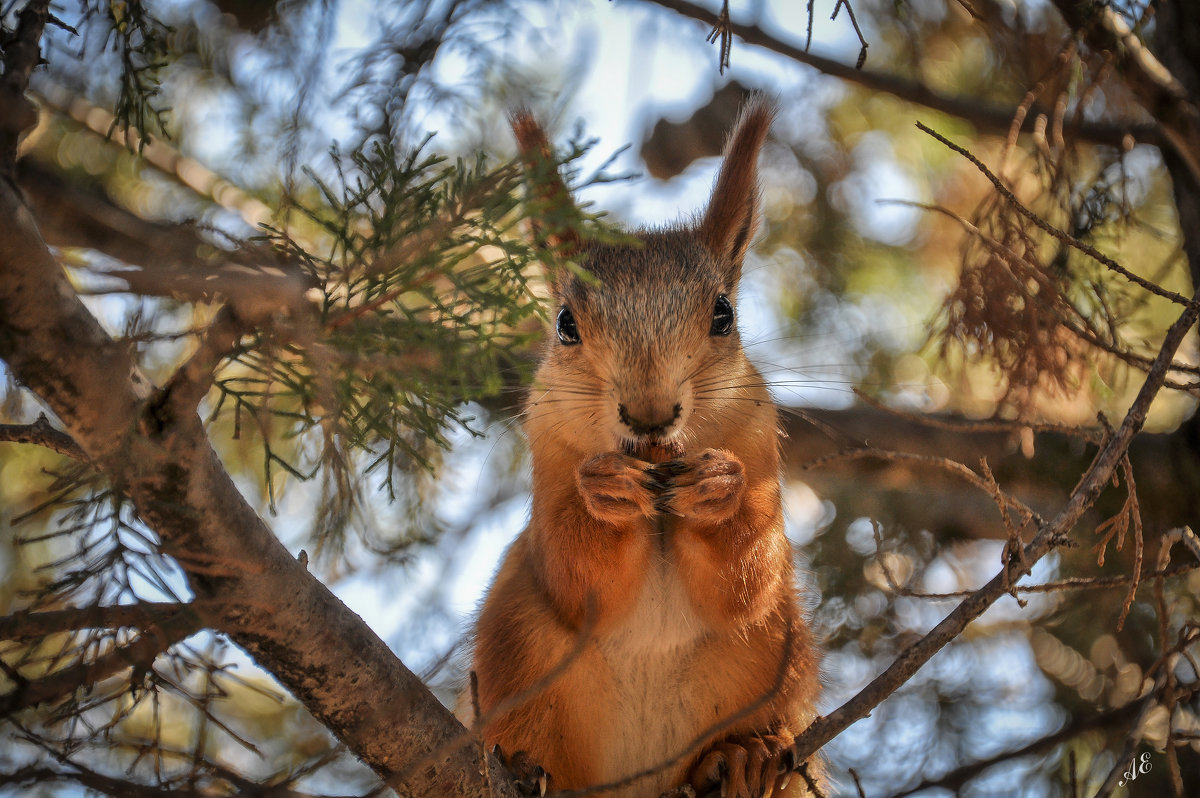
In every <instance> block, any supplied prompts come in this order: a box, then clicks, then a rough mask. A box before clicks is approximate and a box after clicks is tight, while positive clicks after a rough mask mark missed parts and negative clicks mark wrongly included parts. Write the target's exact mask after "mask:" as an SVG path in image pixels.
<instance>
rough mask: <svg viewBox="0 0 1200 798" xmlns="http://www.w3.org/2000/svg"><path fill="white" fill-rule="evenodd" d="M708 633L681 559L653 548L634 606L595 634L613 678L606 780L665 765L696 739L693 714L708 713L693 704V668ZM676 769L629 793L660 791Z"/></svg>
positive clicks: (603, 755)
mask: <svg viewBox="0 0 1200 798" xmlns="http://www.w3.org/2000/svg"><path fill="white" fill-rule="evenodd" d="M706 634H707V630H706V626H705V624H704V622H703V620H702V619H701V618H700V617H699V616H698V615H697V614H696V612H695V609H694V607H693V606H692V603H691V600H690V599H689V597H688V595H687V592H686V590H685V588H684V584H683V580H682V579H681V578H680V576H679V574H678V572H677V570H676V567H675V564H674V563H673V562H672V561H671V560H670V558H669V557H668V555H667V554H666V553H664V552H662V551H661V550H660V551H657V552H655V553H654V554H652V555H651V560H650V567H649V568H647V572H646V575H645V579H644V580H643V581H642V584H641V586H640V593H639V594H638V596H637V598H636V600H635V601H634V603H633V605H632V607H631V608H630V611H629V612H628V614H627V615H625V617H624V618H622V619H621V621H620V622H619V623H617V624H616V625H615V626H614V627H612V628H611V629H610V630H607V632H606V633H605V634H603V635H601V636H599V638H598V639H597V641H596V645H597V648H598V649H599V653H600V656H601V657H602V659H603V661H604V663H605V665H606V666H607V669H608V674H607V675H608V677H609V679H610V680H611V694H610V695H609V696H607V697H606V702H607V703H608V706H607V707H606V708H605V710H604V718H605V721H606V725H607V726H608V727H609V728H607V729H605V730H604V733H603V734H598V735H597V737H596V739H597V740H598V741H599V742H600V743H601V751H600V752H599V753H600V760H601V763H602V765H601V768H602V770H603V771H604V772H605V776H606V777H607V778H608V779H617V778H621V777H623V776H627V775H630V774H631V773H633V772H636V771H638V770H641V769H644V768H647V767H650V766H652V765H656V764H660V763H662V762H664V761H666V760H668V759H670V758H672V757H674V756H677V755H678V754H679V753H681V751H682V750H683V749H684V748H685V747H686V746H687V745H688V743H689V742H691V741H692V739H693V738H694V736H695V735H696V733H697V731H698V730H697V729H695V728H693V725H694V724H693V721H694V719H695V718H697V717H698V716H702V715H704V714H705V713H698V712H697V711H696V707H695V706H693V704H694V702H695V701H697V700H699V698H700V696H699V694H698V692H697V690H696V689H695V688H696V687H697V686H698V685H697V684H696V683H695V679H694V675H693V674H692V673H691V671H692V669H693V668H694V665H695V653H696V649H697V647H698V646H699V645H700V644H701V643H702V642H703V640H704V638H705V636H706ZM597 731H599V730H597ZM672 771H673V768H667V769H666V770H665V771H664V772H663V773H660V774H658V775H657V776H653V777H648V778H647V779H644V780H642V781H639V782H638V784H637V785H636V786H635V787H633V788H630V790H629V793H630V794H635V795H657V794H658V792H657V791H656V789H657V788H655V787H652V786H651V785H658V784H660V785H661V786H662V787H663V788H665V787H666V786H667V781H668V780H669V779H670V777H671V774H672ZM616 794H617V795H620V794H622V793H616Z"/></svg>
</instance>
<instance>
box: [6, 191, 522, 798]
mask: <svg viewBox="0 0 1200 798" xmlns="http://www.w3.org/2000/svg"><path fill="white" fill-rule="evenodd" d="M0 358H3V359H4V360H5V361H6V362H7V363H8V365H9V367H10V369H11V370H12V373H13V374H14V375H15V376H16V377H17V378H18V379H20V380H21V381H22V382H23V383H24V384H25V385H26V386H28V387H29V388H30V389H31V390H33V391H34V392H35V393H37V394H38V395H39V396H40V397H41V398H42V399H43V401H45V402H46V404H47V405H49V406H50V407H51V408H52V409H53V410H54V412H55V413H56V414H57V415H58V417H59V418H60V419H61V420H62V422H63V424H64V425H65V427H66V429H67V431H68V432H69V433H70V434H71V436H72V437H73V438H74V439H75V440H76V441H77V442H78V444H79V446H80V447H81V448H82V449H83V450H84V452H86V454H87V456H88V458H89V459H90V460H91V461H92V462H93V463H95V464H96V465H97V467H98V468H100V469H101V470H102V471H103V472H104V473H105V474H106V475H108V477H109V478H110V479H112V480H113V481H114V482H116V483H118V484H120V485H121V486H122V487H123V489H124V490H125V491H126V492H127V494H128V495H129V496H130V497H131V499H132V500H133V502H134V505H135V506H136V507H137V509H138V512H139V514H140V516H141V518H142V519H143V520H144V521H145V522H146V523H147V524H148V525H149V526H150V527H151V528H152V529H153V530H154V531H155V532H156V533H157V534H158V535H159V536H160V538H161V540H162V541H163V548H164V551H165V552H166V553H167V554H169V555H170V556H173V557H174V558H175V559H176V560H177V561H178V562H179V563H180V565H181V567H182V568H183V569H184V571H185V572H186V573H187V574H188V577H189V582H190V584H191V587H192V589H193V590H194V591H195V594H196V598H197V599H199V600H201V601H203V600H205V599H210V598H218V597H219V598H220V599H222V600H223V602H225V603H224V604H223V607H224V609H223V610H222V611H220V612H216V613H214V617H212V619H211V621H212V624H213V626H214V628H216V629H217V630H218V631H221V632H223V633H225V634H226V635H228V636H229V637H230V638H231V639H232V640H234V641H235V642H236V643H238V644H239V645H240V646H242V647H243V648H244V649H246V650H247V651H248V652H249V653H250V654H251V655H252V656H254V657H255V659H256V660H257V661H258V662H259V664H260V665H262V666H263V667H264V668H266V669H267V670H268V671H270V672H271V673H273V674H274V675H275V676H276V678H278V679H279V680H280V682H281V683H282V684H283V685H285V686H286V687H287V688H288V689H289V690H290V691H291V692H292V693H293V695H295V696H296V697H297V698H298V699H299V700H300V701H301V702H302V703H303V704H304V705H305V706H306V707H307V708H308V709H309V710H310V711H311V712H312V713H313V714H314V715H315V716H316V717H317V718H318V719H319V720H320V721H322V722H323V723H325V724H326V725H327V726H328V727H329V728H330V729H331V730H332V731H333V732H334V733H335V734H336V735H337V736H338V737H339V738H340V739H341V740H342V741H343V742H345V743H346V745H347V746H348V747H349V748H350V749H351V750H352V751H354V752H355V753H356V754H357V755H359V756H360V757H362V759H363V760H364V761H366V762H367V763H368V764H369V765H370V766H371V767H372V768H374V769H375V771H376V772H377V773H379V774H380V775H381V776H382V777H383V778H384V779H385V780H391V779H392V778H393V777H395V776H396V775H397V774H398V773H401V772H403V771H404V769H405V768H406V766H407V765H408V764H409V763H411V762H414V761H418V760H420V759H421V758H422V757H424V756H425V755H426V754H427V753H428V752H430V751H432V750H434V749H435V748H436V747H437V746H438V745H440V744H441V743H443V742H444V741H445V740H447V739H449V738H451V737H453V736H454V735H456V734H461V733H462V726H461V724H459V723H458V722H457V721H456V720H455V719H454V718H453V716H452V715H451V714H450V712H449V711H448V710H446V709H445V708H444V707H443V706H442V705H441V704H439V703H438V701H437V699H436V698H434V697H433V695H432V694H431V693H430V692H429V691H428V690H427V689H426V688H425V686H424V685H423V684H421V682H420V680H419V679H418V678H417V677H416V676H415V675H414V674H413V673H412V672H411V671H409V670H408V669H407V668H405V667H404V665H403V664H402V663H401V662H400V661H399V660H398V659H397V658H396V657H395V655H394V654H392V652H391V651H390V650H388V648H387V646H386V645H385V644H384V643H383V641H382V640H380V639H379V638H378V636H377V635H375V633H374V632H373V631H371V629H370V628H369V627H368V626H367V625H366V624H365V623H364V622H363V621H362V619H361V618H359V617H358V616H357V615H355V614H354V613H352V612H350V611H349V610H348V609H347V608H346V607H345V605H343V604H342V603H341V602H340V601H339V600H338V599H337V598H336V597H335V596H334V595H333V594H332V593H330V592H329V590H328V589H327V588H326V587H325V586H324V585H322V584H321V583H320V582H319V581H318V580H317V579H315V578H314V577H313V576H312V575H310V574H309V573H308V572H307V570H306V569H305V568H304V567H303V566H302V565H301V564H300V563H298V562H297V561H296V560H295V559H294V558H293V557H291V556H290V555H289V554H288V552H287V551H286V550H285V549H284V548H283V546H282V545H281V544H280V543H279V541H278V540H277V539H276V538H275V537H274V535H273V534H272V532H271V530H270V529H269V528H268V527H267V525H266V524H265V523H264V522H263V521H262V519H260V518H259V517H258V515H257V514H256V513H255V512H254V511H253V509H252V508H251V507H250V506H249V505H248V504H247V503H246V501H245V500H244V498H243V497H242V496H241V495H240V493H239V492H238V491H237V489H236V487H235V485H234V484H233V481H232V480H231V478H230V477H229V474H228V473H227V472H226V471H225V469H224V467H223V465H222V464H221V462H220V460H219V458H218V457H217V455H216V453H215V452H214V451H213V449H212V447H211V445H210V443H209V441H208V439H207V437H206V434H205V431H204V428H203V426H202V424H201V422H200V419H199V418H198V417H196V415H195V413H194V412H191V413H188V414H185V415H182V416H175V415H172V414H171V413H169V412H167V413H163V412H161V411H162V410H163V409H164V407H163V406H162V405H161V404H158V403H154V402H151V401H150V399H151V397H152V396H154V394H155V391H154V388H153V386H152V385H150V383H149V382H148V381H147V380H145V378H143V377H142V376H141V375H140V373H139V372H138V371H137V369H136V368H135V366H134V364H133V363H132V361H131V360H130V357H129V354H128V352H127V350H126V349H125V347H123V346H121V345H119V344H118V343H117V342H115V341H113V340H112V339H111V338H110V337H109V336H108V335H106V334H105V333H104V331H103V330H102V329H101V328H100V326H99V324H98V323H97V322H96V320H95V319H94V318H93V317H92V316H91V314H90V313H89V312H88V311H87V309H86V308H85V307H84V306H83V305H82V303H81V302H80V301H79V298H78V297H77V296H76V295H75V294H74V292H73V291H72V290H71V288H70V286H69V284H68V283H67V281H66V279H65V277H64V275H63V274H62V271H61V270H60V269H59V267H58V265H57V264H56V263H55V262H54V259H53V258H52V257H51V255H50V253H49V251H48V250H47V249H46V246H45V244H44V243H43V242H42V240H41V237H40V236H39V235H38V232H37V229H36V227H35V225H34V222H33V219H32V217H31V215H30V214H29V211H28V209H27V208H26V207H25V206H24V204H23V203H22V202H21V201H20V200H19V199H18V197H17V195H16V192H15V191H14V190H13V189H12V188H11V186H10V185H8V184H7V183H2V182H0ZM152 407H153V409H154V410H156V411H160V412H151V409H152ZM166 409H168V410H169V407H167V408H166ZM397 786H401V785H397ZM402 786H403V787H404V788H405V789H407V790H408V791H409V792H411V793H413V794H418V795H463V796H466V795H473V796H484V795H490V794H511V793H509V792H507V791H508V790H511V789H512V787H511V782H510V781H509V779H508V778H507V776H506V774H505V773H504V771H503V770H502V769H501V768H500V766H499V764H498V763H497V762H496V761H495V760H494V759H493V758H488V759H487V762H486V765H485V763H483V762H480V761H479V758H478V751H477V749H476V747H475V746H467V747H465V748H460V749H458V750H456V751H455V752H453V753H452V754H451V755H449V756H448V757H445V758H443V759H441V760H440V761H436V762H434V763H433V764H432V765H431V766H429V767H425V768H421V769H420V770H419V771H418V772H416V773H414V774H413V775H412V779H411V780H410V781H409V783H407V784H405V785H402Z"/></svg>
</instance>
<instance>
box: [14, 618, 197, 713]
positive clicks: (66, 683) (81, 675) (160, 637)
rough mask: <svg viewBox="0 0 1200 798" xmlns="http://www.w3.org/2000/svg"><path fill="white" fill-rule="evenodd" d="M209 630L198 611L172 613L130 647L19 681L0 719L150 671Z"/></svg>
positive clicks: (156, 622)
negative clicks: (166, 655)
mask: <svg viewBox="0 0 1200 798" xmlns="http://www.w3.org/2000/svg"><path fill="white" fill-rule="evenodd" d="M10 617H11V616H10ZM6 620H7V619H6ZM56 620H57V619H56ZM205 626H206V624H205V623H204V621H202V620H201V618H200V616H199V615H198V614H197V613H196V612H195V610H194V609H191V608H183V609H179V610H176V611H174V612H169V613H168V614H166V615H165V616H164V617H162V618H160V619H156V620H155V621H154V622H153V623H152V624H147V626H146V628H145V629H144V630H143V632H142V634H141V635H139V636H138V638H137V639H136V640H134V641H133V642H132V643H129V644H128V645H124V646H118V647H116V648H114V649H113V650H111V651H109V652H108V653H107V654H104V655H102V656H100V657H97V658H96V659H95V660H93V661H91V662H79V663H77V664H75V665H71V666H69V667H66V668H63V669H62V670H59V671H55V672H54V673H51V674H50V675H49V676H44V677H42V678H40V679H33V680H27V681H19V682H18V683H17V685H16V687H15V688H14V689H13V690H12V691H11V692H8V693H5V694H4V695H3V696H0V718H7V717H9V716H11V715H13V714H14V713H16V712H20V711H21V710H23V709H28V708H29V707H35V706H37V705H39V704H43V703H46V702H51V701H57V700H59V699H62V698H64V697H65V696H68V695H70V694H71V693H72V692H74V691H76V690H79V689H86V688H90V687H92V686H94V685H96V684H98V683H99V682H101V681H103V680H104V679H107V678H108V677H110V676H114V675H116V674H118V673H120V672H122V671H124V670H126V669H127V668H134V669H136V670H143V671H144V670H149V669H150V667H151V666H152V665H153V664H154V660H155V659H157V658H158V656H159V655H160V654H161V653H163V652H164V651H166V650H167V649H168V648H170V647H171V646H173V645H175V644H176V643H178V642H179V641H181V640H184V639H186V638H188V637H191V636H192V635H193V634H195V633H196V632H199V631H200V630H201V629H203V628H205Z"/></svg>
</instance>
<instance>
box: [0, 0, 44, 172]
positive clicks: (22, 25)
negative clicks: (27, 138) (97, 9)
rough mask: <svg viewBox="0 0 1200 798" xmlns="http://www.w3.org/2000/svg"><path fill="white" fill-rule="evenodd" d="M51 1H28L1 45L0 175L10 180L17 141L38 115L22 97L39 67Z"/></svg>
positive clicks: (14, 162)
mask: <svg viewBox="0 0 1200 798" xmlns="http://www.w3.org/2000/svg"><path fill="white" fill-rule="evenodd" d="M49 9H50V0H30V2H29V3H27V4H26V6H25V7H24V8H22V9H21V13H20V14H18V15H17V29H16V31H15V33H14V34H13V37H12V39H11V40H10V41H8V42H5V44H4V74H3V75H2V76H0V175H3V176H4V177H7V178H10V179H11V178H12V174H13V167H14V166H15V165H16V160H17V141H18V139H20V137H21V134H22V133H24V132H25V131H26V130H28V129H29V128H31V127H33V125H34V123H35V122H36V121H37V112H36V111H35V110H34V108H33V104H32V103H30V102H29V100H28V99H27V98H26V97H25V88H26V87H27V86H28V85H29V76H30V75H32V74H33V70H34V68H35V67H37V65H38V64H39V63H41V59H42V54H41V40H42V29H43V28H45V26H46V22H47V21H49V19H50V11H49Z"/></svg>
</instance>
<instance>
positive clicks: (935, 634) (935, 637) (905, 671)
mask: <svg viewBox="0 0 1200 798" xmlns="http://www.w3.org/2000/svg"><path fill="white" fill-rule="evenodd" d="M1198 317H1200V288H1198V292H1197V294H1196V295H1195V296H1193V298H1192V300H1191V301H1190V302H1188V304H1187V306H1186V307H1185V308H1184V310H1183V312H1182V313H1181V314H1180V315H1179V318H1177V319H1176V320H1175V321H1174V322H1173V323H1172V324H1171V326H1170V327H1169V328H1168V330H1167V333H1166V335H1165V336H1164V338H1163V343H1162V347H1161V348H1160V350H1159V352H1158V356H1157V357H1156V358H1155V361H1154V365H1153V366H1152V367H1151V369H1150V372H1149V374H1148V375H1147V376H1146V380H1145V381H1144V382H1143V383H1142V387H1141V389H1140V390H1139V391H1138V394H1137V397H1136V398H1135V399H1134V402H1133V404H1132V405H1131V406H1130V408H1129V411H1128V412H1127V413H1126V414H1125V418H1124V419H1123V420H1122V421H1121V425H1120V426H1119V427H1118V428H1117V430H1116V432H1115V433H1114V434H1113V435H1112V436H1110V437H1109V438H1108V440H1107V441H1105V444H1104V445H1103V446H1102V447H1101V448H1100V450H1099V451H1098V452H1097V453H1096V456H1095V457H1094V458H1093V460H1092V463H1091V465H1089V466H1088V469H1087V471H1086V472H1085V473H1084V475H1083V476H1082V478H1081V479H1080V481H1079V483H1078V484H1077V485H1076V487H1075V489H1074V490H1072V492H1071V494H1070V496H1069V497H1068V499H1067V501H1066V503H1065V505H1064V506H1063V508H1062V509H1061V511H1060V512H1059V513H1058V515H1057V516H1055V518H1054V519H1053V520H1052V521H1050V522H1048V523H1044V524H1040V529H1039V531H1038V533H1037V535H1036V536H1034V538H1033V540H1032V541H1030V542H1029V544H1028V545H1027V546H1025V551H1024V562H1025V563H1026V567H1027V568H1032V567H1033V565H1034V564H1036V563H1037V561H1038V560H1040V559H1041V558H1042V557H1043V556H1045V555H1046V554H1047V553H1048V552H1050V551H1051V550H1052V549H1054V548H1056V547H1058V546H1060V545H1062V544H1063V542H1064V541H1066V540H1068V538H1067V535H1068V533H1069V532H1070V531H1071V530H1072V529H1073V528H1074V527H1075V524H1076V523H1077V522H1078V520H1079V519H1080V517H1082V515H1083V513H1084V512H1085V511H1086V510H1087V509H1088V508H1089V507H1091V506H1092V505H1093V504H1094V503H1095V501H1096V498H1097V497H1098V496H1099V495H1100V493H1101V491H1102V490H1103V489H1104V487H1105V485H1107V484H1108V482H1109V480H1110V479H1111V478H1112V474H1113V471H1114V470H1115V469H1116V467H1117V465H1118V463H1119V462H1120V460H1121V458H1122V457H1123V456H1124V454H1125V452H1126V451H1127V450H1128V447H1129V443H1130V442H1131V441H1132V440H1133V437H1134V436H1135V435H1137V433H1138V432H1140V431H1141V429H1142V427H1143V426H1144V425H1145V422H1146V415H1147V413H1148V412H1149V410H1150V404H1151V402H1152V401H1153V400H1154V397H1155V396H1157V395H1158V392H1159V390H1160V389H1161V388H1162V383H1163V379H1164V376H1165V374H1166V371H1167V369H1168V367H1169V366H1170V364H1171V362H1172V360H1173V358H1174V356H1175V353H1176V351H1177V350H1178V348H1179V346H1180V344H1181V343H1182V342H1183V339H1184V337H1185V336H1186V335H1187V334H1188V333H1189V332H1190V331H1191V329H1192V328H1193V327H1194V326H1195V324H1196V320H1197V318H1198ZM1015 568H1016V565H1015V563H1012V562H1010V563H1006V564H1005V566H1004V568H1003V569H1002V571H1001V573H998V574H997V575H996V576H995V577H993V578H992V580H991V581H989V582H988V583H987V584H986V585H984V586H983V587H982V588H980V589H979V590H978V591H976V592H975V593H974V594H972V595H971V596H970V597H968V598H967V599H965V600H963V601H962V602H961V603H960V604H959V605H958V606H957V607H955V608H954V610H952V611H951V612H950V613H949V614H948V615H947V616H946V617H945V618H944V619H943V620H942V621H941V622H940V623H938V624H937V625H936V626H935V627H934V628H933V629H931V630H930V631H929V632H928V633H926V634H925V635H924V636H922V637H921V639H919V640H917V641H916V642H915V643H913V644H912V645H910V646H908V647H907V648H906V649H905V650H904V651H902V652H901V653H900V654H899V656H897V658H896V659H895V661H894V662H893V663H892V664H891V665H890V666H888V667H887V668H886V669H885V670H884V671H883V672H882V673H880V674H879V675H878V676H876V677H875V679H873V680H872V681H871V682H870V684H868V685H867V686H866V687H864V688H863V689H862V690H861V691H859V693H858V694H857V695H855V696H854V697H853V698H851V699H849V700H848V701H846V703H844V704H842V706H840V707H838V709H836V710H834V711H833V712H831V713H830V714H829V715H826V716H824V717H820V718H817V719H816V720H815V721H814V722H813V723H812V724H811V725H809V727H808V729H806V730H805V731H804V732H803V733H802V734H801V735H800V736H799V737H797V739H796V743H795V745H794V746H793V749H792V750H793V753H794V755H795V758H796V761H804V760H807V759H808V758H809V757H810V756H812V755H813V754H814V753H816V752H817V750H818V749H820V748H821V747H822V746H823V745H825V744H826V743H827V742H828V741H829V740H831V739H833V738H834V737H835V736H837V735H838V734H840V733H841V732H842V731H843V730H845V729H846V728H847V727H848V726H850V724H852V723H854V722H855V721H857V720H859V719H860V718H862V717H864V716H865V715H867V714H868V713H870V711H871V710H872V709H873V708H874V707H876V706H878V705H879V704H880V703H881V702H882V701H883V700H884V699H885V698H887V697H888V696H889V695H891V694H892V693H893V692H895V690H896V689H897V688H898V687H899V686H900V685H901V684H903V683H905V682H906V681H907V680H908V679H909V678H910V677H911V676H912V675H913V674H914V673H916V672H917V670H918V669H920V667H921V666H922V665H924V664H925V663H926V662H928V661H929V659H930V658H931V657H932V656H933V655H934V654H936V653H937V652H938V651H940V650H941V649H942V648H944V647H945V646H946V645H947V644H948V643H950V641H952V640H954V639H956V638H957V637H958V636H959V635H960V634H961V633H962V631H963V630H964V629H965V628H966V627H967V625H968V624H970V623H971V622H972V621H973V620H975V619H976V618H978V617H979V616H980V615H981V614H983V612H984V611H985V610H987V609H988V608H989V607H990V606H991V605H992V604H994V603H995V602H996V600H997V599H999V598H1000V596H1002V595H1005V594H1006V593H1007V585H1009V584H1011V583H1012V582H1013V581H1014V578H1013V577H1014V576H1016V575H1017V574H1009V573H1005V571H1009V570H1015Z"/></svg>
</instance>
